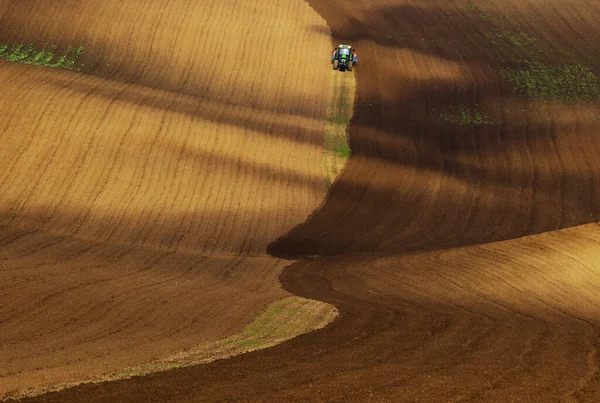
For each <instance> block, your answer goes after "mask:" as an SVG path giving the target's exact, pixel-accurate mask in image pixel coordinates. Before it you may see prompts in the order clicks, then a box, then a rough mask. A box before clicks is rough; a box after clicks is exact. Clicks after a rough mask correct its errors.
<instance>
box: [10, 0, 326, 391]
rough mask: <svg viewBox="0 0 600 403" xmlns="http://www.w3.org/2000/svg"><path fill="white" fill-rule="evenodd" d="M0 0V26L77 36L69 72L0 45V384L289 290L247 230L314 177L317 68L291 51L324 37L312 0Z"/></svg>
mask: <svg viewBox="0 0 600 403" xmlns="http://www.w3.org/2000/svg"><path fill="white" fill-rule="evenodd" d="M0 4H1V6H0V43H2V44H25V45H27V44H29V43H33V44H36V46H42V45H44V46H45V43H44V41H46V43H51V44H52V45H54V46H56V47H57V49H59V50H60V49H65V48H67V47H69V46H72V47H79V46H83V48H84V52H83V59H82V60H81V65H79V66H78V67H79V68H80V72H73V71H66V70H57V69H50V68H41V67H37V66H30V65H23V64H18V63H9V62H8V61H3V60H0V80H1V82H2V83H3V84H2V95H1V96H0V105H1V107H0V108H1V109H0V110H1V112H0V113H1V116H2V118H3V119H2V121H1V122H0V127H1V129H0V130H1V136H2V143H3V145H2V147H1V149H0V161H2V166H1V167H0V184H1V188H2V197H1V199H0V211H1V212H2V213H0V268H1V271H0V290H1V291H0V296H1V297H0V298H1V305H2V306H1V308H0V363H1V365H0V397H1V396H4V395H5V394H12V393H17V394H18V393H20V392H22V391H24V390H26V389H28V388H34V389H39V388H44V387H48V386H51V385H54V384H57V383H64V382H72V381H79V380H86V379H94V378H95V377H97V376H101V375H102V374H108V373H113V372H115V371H118V370H122V369H124V368H131V367H135V366H138V365H140V364H144V363H147V362H150V361H153V360H160V359H162V358H164V357H167V356H169V355H172V354H175V353H178V352H180V351H182V350H184V349H188V348H192V347H196V346H198V345H202V344H206V343H207V342H209V341H214V340H217V339H220V338H223V337H226V336H230V335H232V334H234V333H235V332H237V331H239V330H241V329H242V328H243V326H244V325H245V324H247V323H248V322H249V321H250V320H251V319H252V318H253V317H254V316H255V315H256V314H258V313H259V312H260V311H261V309H263V307H265V306H266V305H267V304H269V303H271V302H273V301H276V300H279V299H281V298H283V297H286V296H289V295H290V294H288V293H287V292H286V291H284V290H282V289H281V287H280V285H279V281H278V276H279V274H280V273H281V271H282V269H283V268H284V267H285V266H286V265H288V264H289V262H285V261H283V260H281V259H278V258H274V257H271V256H268V255H267V254H266V253H265V250H266V247H267V245H268V244H269V243H270V242H272V241H273V240H274V239H276V238H277V237H279V236H282V235H284V234H285V233H286V232H287V231H289V230H290V229H291V228H293V227H294V226H295V225H298V224H300V223H301V222H302V221H304V220H305V219H306V218H307V216H308V215H309V214H310V213H311V212H312V211H314V210H315V209H316V208H317V207H318V206H319V204H320V203H321V202H322V201H323V198H324V196H325V192H326V190H327V188H326V182H325V176H324V173H323V169H324V168H323V166H324V157H323V152H324V150H323V131H324V127H325V123H326V116H327V113H328V110H329V107H330V95H329V93H330V92H331V90H332V88H333V83H332V81H331V75H330V71H328V70H323V69H322V68H320V66H317V65H315V64H314V63H305V60H311V59H312V60H314V59H318V58H320V57H323V56H322V55H323V54H325V55H328V54H329V52H330V37H329V35H327V34H326V33H327V32H328V28H327V26H326V25H325V23H324V21H323V19H322V18H321V17H320V16H319V15H318V14H316V13H315V12H314V11H313V10H312V9H311V8H310V7H309V6H308V5H306V4H304V3H302V2H292V3H290V2H287V1H280V2H275V3H273V2H262V3H261V2H255V1H253V2H248V1H246V2H222V1H209V2H190V1H175V2H173V1H163V0H155V1H154V0H153V1H147V2H143V3H136V2H131V3H128V2H122V1H108V2H101V3H98V2H96V1H83V2H82V1H66V2H58V3H57V2H50V1H44V0H39V1H30V2H27V3H23V2H19V1H0ZM257 24H258V26H260V27H263V28H265V29H261V30H258V29H256V26H257ZM324 33H325V34H324ZM326 57H327V56H325V60H326ZM303 326H304V325H303ZM309 327H310V325H309Z"/></svg>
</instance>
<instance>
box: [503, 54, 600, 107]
mask: <svg viewBox="0 0 600 403" xmlns="http://www.w3.org/2000/svg"><path fill="white" fill-rule="evenodd" d="M503 76H504V77H505V78H506V80H508V81H509V82H510V83H512V84H513V85H514V88H515V92H516V93H517V94H519V95H522V96H526V97H529V98H541V99H558V100H560V101H566V100H591V99H597V98H599V97H600V91H599V90H598V81H597V78H596V75H595V74H594V72H593V71H591V70H590V69H589V68H588V67H586V66H584V65H581V64H572V65H563V66H549V65H546V64H542V63H531V64H530V65H529V67H528V68H525V69H518V70H507V71H504V72H503Z"/></svg>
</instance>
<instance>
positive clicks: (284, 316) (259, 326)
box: [3, 297, 338, 400]
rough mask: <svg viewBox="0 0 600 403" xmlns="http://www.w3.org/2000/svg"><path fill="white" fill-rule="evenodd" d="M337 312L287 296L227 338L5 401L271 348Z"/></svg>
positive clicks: (314, 327) (324, 322) (323, 322)
mask: <svg viewBox="0 0 600 403" xmlns="http://www.w3.org/2000/svg"><path fill="white" fill-rule="evenodd" d="M337 315H338V311H337V309H336V308H334V307H333V306H332V305H329V304H326V303H324V302H320V301H315V300H310V299H306V298H301V297H287V298H284V299H281V300H279V301H276V302H273V303H271V304H269V305H268V306H266V307H265V308H264V309H263V311H262V312H261V313H260V314H259V315H258V316H257V317H256V318H254V319H253V320H252V321H251V322H250V323H249V324H248V325H246V326H245V327H244V329H242V331H240V332H238V333H236V334H234V335H232V336H229V337H227V338H224V339H221V340H217V341H213V342H209V343H204V344H202V345H199V346H195V347H190V348H187V349H186V350H185V351H182V352H180V353H176V354H172V355H170V356H168V357H166V358H163V359H160V360H156V361H153V362H151V363H148V364H144V365H140V366H138V367H135V368H129V369H126V370H123V371H119V372H115V373H111V374H108V375H102V376H99V377H96V378H92V379H90V380H82V381H74V382H69V383H63V384H58V385H53V386H50V387H45V388H31V389H28V390H24V391H21V392H19V393H16V394H14V395H11V394H8V395H5V396H4V399H3V400H8V399H11V400H12V399H17V400H18V399H23V398H26V397H33V396H37V395H40V394H43V393H48V392H56V391H59V390H63V389H66V388H70V387H74V386H77V385H82V384H87V383H100V382H107V381H115V380H119V379H128V378H131V377H134V376H144V375H148V374H151V373H154V372H160V371H168V370H177V369H179V368H184V367H189V366H192V365H199V364H206V363H209V362H212V361H216V360H222V359H226V358H230V357H233V356H236V355H240V354H244V353H248V352H251V351H256V350H260V349H265V348H268V347H272V346H274V345H276V344H279V343H283V342H284V341H287V340H290V339H293V338H294V337H297V336H299V335H301V334H305V333H308V332H311V331H314V330H318V329H321V328H323V327H325V326H327V325H328V324H329V323H331V322H332V321H333V320H334V319H335V318H336V317H337Z"/></svg>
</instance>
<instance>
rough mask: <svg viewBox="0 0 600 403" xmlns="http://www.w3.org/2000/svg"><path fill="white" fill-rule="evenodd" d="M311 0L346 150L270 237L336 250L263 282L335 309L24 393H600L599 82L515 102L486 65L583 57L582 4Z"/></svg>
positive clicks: (317, 251) (581, 396) (414, 397)
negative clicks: (332, 48)
mask: <svg viewBox="0 0 600 403" xmlns="http://www.w3.org/2000/svg"><path fill="white" fill-rule="evenodd" d="M310 3H311V5H312V6H313V7H314V9H315V10H316V11H317V12H319V13H320V14H321V15H322V16H323V17H324V18H325V19H326V20H327V22H328V24H329V25H330V27H331V28H332V30H333V32H334V35H335V36H336V41H337V40H339V41H344V42H349V41H351V42H352V43H353V45H355V46H356V47H357V49H358V50H359V57H360V58H361V65H360V66H359V67H358V68H357V71H356V74H357V78H358V82H357V110H356V114H355V117H354V119H353V121H352V127H351V129H350V130H351V131H350V134H351V138H350V140H351V147H352V150H353V158H352V159H351V160H350V163H349V165H348V167H347V168H346V169H345V171H344V172H343V174H342V175H341V176H340V178H339V182H338V183H337V184H336V185H334V187H333V188H332V191H331V193H330V195H329V197H328V199H327V202H326V203H325V205H324V206H322V208H321V209H319V211H318V212H317V213H316V214H314V215H312V216H311V219H310V220H309V221H308V222H307V223H305V224H304V225H302V226H300V227H298V228H296V229H295V230H294V231H292V232H291V233H289V234H288V235H287V236H285V237H283V238H281V239H280V240H278V241H277V242H275V243H273V244H272V245H271V246H270V248H269V251H270V252H271V253H273V254H274V255H276V256H284V257H298V258H303V259H305V258H306V257H307V256H311V255H332V256H335V257H332V258H331V259H330V260H320V261H313V260H303V261H301V262H299V263H297V264H295V265H293V266H292V267H290V268H288V269H287V270H286V271H285V272H284V274H283V276H282V277H281V280H282V282H283V283H284V286H285V288H286V290H288V291H290V292H293V293H294V294H297V295H300V296H304V297H309V298H316V299H319V300H322V301H326V302H330V303H333V304H335V305H336V306H337V307H338V308H339V309H340V313H341V314H340V319H339V320H338V321H336V322H334V323H333V324H332V325H331V326H329V327H327V328H325V329H323V330H321V331H318V332H314V333H311V334H308V335H305V336H301V337H298V338H296V339H294V340H292V341H290V342H287V343H284V344H282V345H279V346H276V347H274V348H271V349H268V350H265V351H261V352H254V353H250V354H247V355H244V356H239V357H236V358H232V359H230V360H224V361H218V362H214V363H211V364H208V365H204V366H198V367H193V368H189V369H184V370H181V371H177V373H173V372H163V373H158V374H154V375H151V376H148V377H144V378H134V379H131V380H127V381H119V382H114V383H108V384H104V385H95V386H85V387H81V388H75V389H71V390H66V391H64V392H61V393H58V394H51V395H46V396H43V397H40V398H39V399H37V401H81V400H86V401H190V402H191V401H203V400H204V401H217V400H251V401H303V400H304V401H307V400H313V401H314V400H345V401H365V400H374V401H381V400H384V401H385V400H389V401H485V402H489V401H498V402H506V401H574V400H581V401H598V400H599V399H600V385H599V384H598V379H599V378H598V372H599V371H598V368H599V366H600V362H599V357H600V354H599V352H598V340H599V337H600V300H599V299H598V292H597V290H598V289H600V266H599V265H598V258H597V257H598V255H599V254H600V245H599V241H600V232H599V230H598V226H597V224H595V223H593V222H595V221H596V220H597V218H598V217H599V215H600V194H599V193H598V186H600V177H599V176H598V175H600V174H599V172H600V169H599V168H600V166H598V164H600V162H599V159H598V158H597V154H598V150H600V147H599V146H600V144H598V141H599V138H600V137H599V136H598V132H599V130H600V127H599V126H598V119H597V115H598V110H599V109H598V106H597V100H595V101H594V102H590V101H589V100H581V99H580V100H575V101H572V102H573V103H568V102H565V103H562V104H558V103H557V102H555V100H554V99H551V100H550V102H549V103H548V102H546V103H544V102H543V100H542V99H539V98H533V99H527V100H526V99H524V98H523V97H522V96H520V95H518V94H515V92H514V91H513V85H511V84H510V83H509V82H508V81H507V79H506V78H504V76H503V75H502V71H503V70H509V71H512V72H520V71H530V70H527V69H528V68H529V67H528V66H529V64H528V63H527V60H528V61H529V62H530V63H531V61H532V60H533V61H534V62H535V63H537V64H541V65H546V66H562V65H565V64H566V65H571V66H573V65H579V66H584V67H586V68H589V69H590V71H592V72H594V73H595V74H596V76H597V75H598V74H600V60H599V59H598V57H597V55H598V53H597V49H596V47H597V44H596V41H595V40H594V38H596V37H597V35H598V31H597V28H596V26H597V24H596V21H597V19H598V16H599V14H600V9H599V8H598V5H597V4H594V3H592V2H589V1H583V0H573V1H569V2H558V1H550V2H549V1H542V0H520V1H516V0H508V1H502V2H499V1H498V2H483V1H473V2H464V1H441V0H439V1H438V0H431V1H425V2H424V1H408V0H406V1H401V0H398V1H391V0H387V1H386V0H374V1H368V2H347V1H316V0H315V1H311V2H310ZM531 38H534V39H533V40H530V39H531ZM325 64H326V63H325ZM325 67H326V66H325ZM552 71H559V72H560V71H561V70H552ZM552 74H555V73H552ZM561 74H562V73H561ZM561 77H563V76H561ZM546 78H547V77H546ZM556 81H557V80H546V81H544V80H543V79H542V80H540V82H542V84H543V83H544V82H545V83H546V84H547V83H551V82H556ZM542 84H536V85H538V86H539V85H542ZM567 84H568V85H570V84H573V85H576V86H577V87H578V88H579V84H581V83H579V84H578V82H575V83H568V82H567ZM584 84H585V83H584ZM544 85H545V84H544ZM542 86H543V85H542ZM534 87H535V86H534ZM581 88H583V86H582V87H581ZM581 88H580V89H579V90H578V91H580V90H581ZM558 90H560V88H559V89H558ZM586 224H587V225H586Z"/></svg>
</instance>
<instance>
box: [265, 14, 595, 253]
mask: <svg viewBox="0 0 600 403" xmlns="http://www.w3.org/2000/svg"><path fill="white" fill-rule="evenodd" d="M312 3H314V4H313V6H314V7H315V9H316V10H317V11H319V12H320V13H322V15H323V16H324V17H325V19H326V20H327V21H328V23H329V24H330V26H331V27H332V30H333V32H334V36H335V38H336V40H337V41H340V42H353V43H354V45H355V47H356V48H357V49H358V50H359V52H360V56H361V61H360V65H359V66H358V68H357V72H356V75H357V78H358V92H357V104H356V111H355V116H354V118H353V121H352V125H351V127H350V129H349V135H350V141H351V148H352V151H353V158H352V159H351V160H350V162H349V164H348V166H347V168H346V170H345V172H344V174H343V175H342V176H341V177H340V178H339V179H338V182H337V183H336V184H335V185H334V187H333V188H332V189H331V191H330V194H329V197H328V199H327V201H326V203H325V204H324V205H323V206H322V208H321V209H320V210H319V211H317V212H315V213H314V214H313V216H312V217H311V218H310V219H309V220H308V222H307V223H305V224H303V225H301V226H299V227H297V228H296V229H295V230H293V231H291V232H290V233H289V234H288V235H287V236H286V237H283V238H282V239H280V240H278V241H276V242H274V243H273V244H272V245H270V247H269V248H268V251H269V253H271V254H273V255H276V256H281V257H288V258H298V257H302V256H307V255H335V254H341V253H390V254H394V253H401V252H407V251H414V250H423V249H435V248H443V247H451V246H462V245H470V244H475V243H480V242H490V241H496V240H504V239H510V238H514V237H520V236H524V235H527V234H536V233H540V232H544V231H550V230H555V229H559V228H564V227H569V226H573V225H579V224H582V223H587V222H593V221H595V220H597V219H598V218H600V196H599V190H600V174H599V170H600V163H599V162H598V158H597V157H596V155H597V153H598V151H599V150H600V141H599V140H598V133H599V132H600V126H599V125H598V120H597V119H596V117H597V116H596V115H597V107H596V106H595V104H593V103H585V102H579V103H576V104H573V105H562V104H560V103H558V102H556V101H555V100H552V99H551V100H550V102H549V103H548V104H544V103H542V102H541V101H537V100H531V101H528V100H524V99H520V98H518V97H517V96H516V95H514V94H513V89H512V87H511V85H509V83H507V82H506V81H505V80H504V79H503V78H502V70H504V69H511V68H524V67H527V66H528V63H530V62H532V61H533V62H539V63H546V64H550V65H561V64H565V63H566V64H577V63H583V64H585V65H587V66H588V67H590V68H591V69H592V71H595V72H596V73H600V68H599V67H600V59H598V58H596V57H594V56H595V55H594V54H592V53H590V52H592V51H591V50H590V49H592V46H593V41H591V40H587V41H586V39H585V38H591V37H594V36H593V35H591V31H590V30H591V29H592V28H591V26H590V25H586V24H581V30H580V31H578V32H576V33H574V34H573V29H572V28H571V27H572V26H577V25H576V24H574V22H573V21H568V20H566V21H565V19H564V17H563V16H559V15H558V14H551V12H548V11H545V10H541V11H540V12H539V13H538V14H534V15H529V14H514V13H513V14H511V12H506V13H505V14H501V13H499V12H496V11H494V12H488V11H486V10H482V9H480V8H474V9H471V8H465V6H460V7H458V8H454V9H453V8H450V6H447V7H442V6H437V7H436V6H432V4H433V3H434V2H430V3H429V5H430V6H429V7H428V6H427V5H425V6H423V7H422V8H419V7H414V6H400V7H383V8H382V9H380V10H378V11H377V12H371V13H363V14H362V15H360V7H358V8H359V10H358V11H354V10H352V11H350V10H349V11H348V13H347V14H345V13H340V12H339V9H343V10H345V9H346V8H348V9H350V8H352V6H350V5H345V4H344V3H343V2H340V4H337V3H336V4H335V5H333V6H331V8H330V6H329V5H327V6H325V5H324V4H322V3H320V2H312ZM594 7H595V6H589V5H588V8H589V9H591V10H594ZM507 9H509V8H508V6H507ZM587 11H589V10H587ZM596 11H597V10H596ZM581 14H582V15H586V14H585V12H584V11H582V12H581ZM550 27H551V28H550ZM556 32H563V33H565V32H570V33H572V35H571V36H569V35H564V34H563V35H562V37H561V38H560V41H558V42H557V41H556V38H557V35H556ZM515 38H520V39H521V40H523V38H535V40H532V43H531V44H525V45H523V44H521V43H520V42H519V41H518V40H517V39H515ZM586 52H587V53H586ZM442 77H443V78H442ZM461 108H462V109H464V110H467V111H470V113H471V115H472V116H474V114H475V113H480V114H481V116H483V117H484V118H485V119H487V120H488V121H489V122H486V124H470V123H467V124H456V123H452V122H450V121H448V120H447V119H444V118H442V117H443V116H444V114H448V113H450V114H452V113H454V114H456V113H457V112H456V111H457V109H461Z"/></svg>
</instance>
